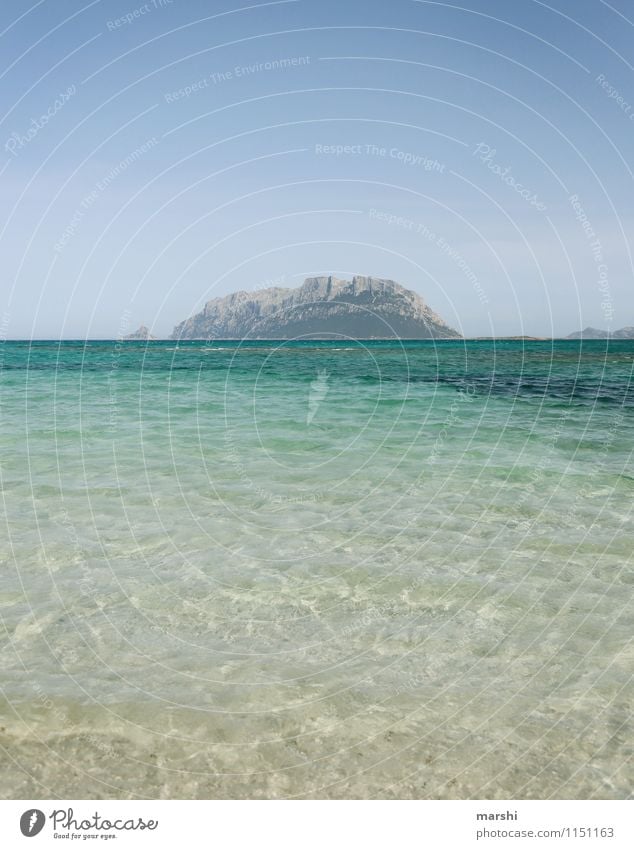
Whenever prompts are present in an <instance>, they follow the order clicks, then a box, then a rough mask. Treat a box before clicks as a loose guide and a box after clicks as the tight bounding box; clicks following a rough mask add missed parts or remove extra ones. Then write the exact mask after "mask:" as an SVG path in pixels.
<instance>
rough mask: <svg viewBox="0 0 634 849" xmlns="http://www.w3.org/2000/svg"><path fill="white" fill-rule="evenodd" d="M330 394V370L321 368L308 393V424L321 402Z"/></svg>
mask: <svg viewBox="0 0 634 849" xmlns="http://www.w3.org/2000/svg"><path fill="white" fill-rule="evenodd" d="M327 394H328V372H327V371H326V369H325V368H322V369H319V371H318V372H317V377H316V378H315V380H313V381H312V382H311V384H310V391H309V393H308V415H307V416H306V424H307V425H309V424H310V423H311V422H312V420H313V419H314V418H315V415H316V414H317V410H318V409H319V407H320V405H321V402H322V401H323V400H324V399H325V397H326V395H327Z"/></svg>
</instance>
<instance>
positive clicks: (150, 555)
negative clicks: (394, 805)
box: [0, 340, 634, 799]
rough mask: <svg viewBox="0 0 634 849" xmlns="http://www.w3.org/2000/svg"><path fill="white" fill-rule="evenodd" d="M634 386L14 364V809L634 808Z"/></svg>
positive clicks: (409, 362) (557, 364) (139, 361)
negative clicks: (595, 803)
mask: <svg viewBox="0 0 634 849" xmlns="http://www.w3.org/2000/svg"><path fill="white" fill-rule="evenodd" d="M633 366H634V343H633V342H629V341H620V342H612V343H610V344H609V346H608V345H607V343H606V342H585V343H583V345H582V344H581V343H579V342H556V343H551V342H539V343H537V342H530V343H526V344H524V343H522V342H521V341H520V342H497V343H492V342H467V343H465V342H454V341H443V342H438V343H434V342H421V343H417V342H406V343H403V344H400V343H396V342H387V343H382V342H368V343H357V342H354V341H349V340H342V342H321V343H318V342H310V341H307V342H303V343H297V342H294V343H270V342H267V343H265V342H253V343H247V344H239V343H215V344H209V343H203V342H200V343H198V342H187V343H182V342H181V343H179V344H178V345H177V344H176V343H174V342H156V343H150V344H146V343H116V342H90V343H87V344H85V343H70V342H69V343H61V344H60V343H57V342H50V343H47V342H37V343H34V344H31V345H29V344H28V343H16V342H4V343H3V344H1V345H0V425H1V433H2V443H1V452H2V453H1V455H0V485H1V488H2V496H3V511H4V513H5V514H6V520H4V521H3V522H2V525H1V530H0V535H1V537H2V545H1V547H0V558H1V563H0V566H1V570H2V571H1V574H2V583H1V589H0V614H1V617H2V618H1V621H2V625H3V629H2V649H3V650H2V655H1V656H2V666H3V669H2V700H1V702H0V743H1V744H2V745H1V748H0V759H1V763H0V766H1V767H2V768H1V769H0V776H1V778H0V785H1V786H0V793H1V794H2V796H4V797H14V798H27V799H32V798H38V797H40V798H42V797H46V798H49V797H62V798H64V797H67V798H90V797H95V798H101V797H122V798H127V797H143V798H153V797H167V798H215V797H251V798H262V797H311V798H315V797H320V798H321V797H335V798H338V797H351V798H365V797H369V798H412V797H413V798H509V797H519V798H521V797H523V798H547V797H556V798H595V797H597V798H624V797H626V796H628V795H629V794H630V793H631V787H632V779H633V777H634V776H632V768H631V755H632V746H631V741H632V718H631V716H632V713H631V706H632V702H631V700H632V687H631V673H632V660H633V658H634V652H633V650H632V643H631V635H632V631H633V627H632V612H631V611H632V604H631V602H632V584H633V582H634V579H633V577H632V569H631V567H632V559H633V545H632V537H633V525H632V505H633V495H634V467H633V463H632V448H633V445H634V390H633V383H632V368H633Z"/></svg>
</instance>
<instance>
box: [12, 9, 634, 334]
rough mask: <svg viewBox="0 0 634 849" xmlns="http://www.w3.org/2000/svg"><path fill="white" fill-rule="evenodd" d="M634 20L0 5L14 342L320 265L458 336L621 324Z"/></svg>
mask: <svg viewBox="0 0 634 849" xmlns="http://www.w3.org/2000/svg"><path fill="white" fill-rule="evenodd" d="M633 35H634V10H633V9H632V8H631V7H630V4H628V3H626V2H625V0H614V2H610V3H609V4H608V3H607V2H602V0H555V2H552V3H542V2H537V0H522V2H518V3H508V2H488V0H477V1H476V0H462V2H461V3H459V4H453V3H437V2H433V3H432V2H414V0H393V2H389V3H388V2H377V0H374V2H356V0H350V2H317V0H286V2H277V3H260V4H255V3H254V4H250V3H248V2H247V0H245V2H244V5H243V6H239V5H238V3H237V2H235V0H234V2H233V3H230V2H215V0H214V2H202V0H189V2H185V0H172V2H171V3H170V2H167V0H150V2H148V3H140V2H137V0H131V2H128V0H115V2H105V0H97V2H92V3H87V4H83V3H80V2H75V0H65V2H54V0H43V1H42V2H35V3H33V2H32V0H31V2H14V3H11V4H2V8H1V10H0V46H1V53H0V56H1V59H0V75H1V76H0V98H1V101H0V115H1V126H0V186H1V188H2V199H3V203H2V207H1V210H0V254H1V263H2V296H1V298H0V311H1V312H2V335H3V338H31V337H33V338H57V337H64V338H84V337H91V338H103V337H106V338H113V337H116V336H117V335H118V334H119V333H121V332H129V331H130V330H132V329H134V328H135V327H136V326H138V325H139V324H140V323H141V322H144V323H146V324H147V325H149V326H150V327H151V328H152V329H153V331H154V332H155V333H156V334H157V335H167V334H169V332H170V331H171V330H172V328H173V326H174V325H175V324H176V323H177V322H179V321H181V320H182V319H184V318H186V317H187V316H188V315H190V314H191V313H192V312H195V311H197V310H198V309H199V308H200V307H201V306H202V304H204V302H205V301H206V300H208V299H209V298H211V297H214V296H217V295H223V294H227V293H229V292H232V291H235V290H237V289H255V288H263V287H265V286H267V285H283V286H296V285H299V284H300V283H301V281H302V280H303V278H304V277H305V276H308V275H312V274H327V273H333V274H337V275H339V276H343V277H345V276H350V275H352V274H355V273H356V274H371V275H374V276H378V277H388V278H391V279H394V280H397V281H398V282H400V283H402V284H404V285H406V286H408V287H410V288H412V289H414V290H416V291H417V292H419V294H421V295H422V296H423V297H424V298H425V299H426V300H427V301H428V302H429V304H430V305H431V306H432V307H433V308H434V309H435V310H436V311H438V312H439V313H440V314H441V315H442V316H443V317H444V318H445V319H446V320H447V321H448V322H449V323H450V324H452V325H453V326H455V327H457V328H459V329H460V330H461V331H462V332H463V333H464V334H465V335H485V334H486V335H488V334H500V335H502V334H515V333H527V334H535V335H551V334H555V335H564V334H567V333H569V332H571V331H572V330H576V329H578V328H579V327H581V326H585V325H588V324H590V325H594V326H599V327H612V328H613V329H616V328H618V327H620V326H623V325H626V324H634V287H633V266H632V256H631V250H632V246H631V244H630V243H629V237H630V234H631V233H632V232H633V227H632V225H633V223H634V222H633V217H634V215H633V211H632V201H631V198H632V188H633V186H632V170H631V169H632V168H633V167H634V162H633V157H632V151H633V140H634V85H632V71H633V70H634V68H633V65H634V49H633V45H634V38H633ZM630 104H631V106H630Z"/></svg>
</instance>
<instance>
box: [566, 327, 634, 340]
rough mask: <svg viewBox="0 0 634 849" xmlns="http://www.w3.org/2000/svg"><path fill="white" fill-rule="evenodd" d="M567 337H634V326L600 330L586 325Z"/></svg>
mask: <svg viewBox="0 0 634 849" xmlns="http://www.w3.org/2000/svg"><path fill="white" fill-rule="evenodd" d="M566 339H634V327H632V326H629V327H621V329H620V330H599V329H598V328H596V327H586V328H584V329H583V330H578V331H577V332H575V333H571V334H570V335H569V336H566Z"/></svg>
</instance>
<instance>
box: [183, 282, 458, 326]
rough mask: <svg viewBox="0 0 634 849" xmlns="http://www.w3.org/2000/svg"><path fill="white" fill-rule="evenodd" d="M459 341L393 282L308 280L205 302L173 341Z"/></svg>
mask: <svg viewBox="0 0 634 849" xmlns="http://www.w3.org/2000/svg"><path fill="white" fill-rule="evenodd" d="M301 337H310V338H312V339H340V338H342V337H347V338H352V339H397V338H398V339H460V338H462V337H461V335H460V334H459V333H458V332H457V331H456V330H454V329H453V328H452V327H450V326H449V325H448V324H447V323H446V322H445V321H444V320H443V319H442V318H441V317H440V316H439V315H437V314H436V313H435V312H433V310H431V309H430V307H428V306H427V304H426V303H425V301H424V300H423V299H422V298H421V297H420V295H417V294H416V292H412V291H411V290H410V289H406V288H404V287H403V286H401V285H399V284H398V283H395V282H394V281H393V280H383V279H380V278H377V277H362V276H355V277H353V278H352V280H341V279H338V278H337V277H333V276H328V277H309V278H307V279H306V280H305V281H304V283H303V284H302V285H301V286H300V287H299V288H297V289H285V288H279V287H273V288H270V289H262V290H261V291H259V292H245V291H241V292H235V293H233V294H231V295H226V296H225V297H221V298H213V299H212V300H210V301H207V303H206V304H205V306H204V308H203V310H202V311H201V312H199V313H197V314H196V315H194V316H192V317H191V318H188V319H186V320H185V321H183V322H181V323H180V324H177V325H176V327H175V328H174V331H173V333H172V335H171V338H172V339H209V340H212V339H296V338H301Z"/></svg>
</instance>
